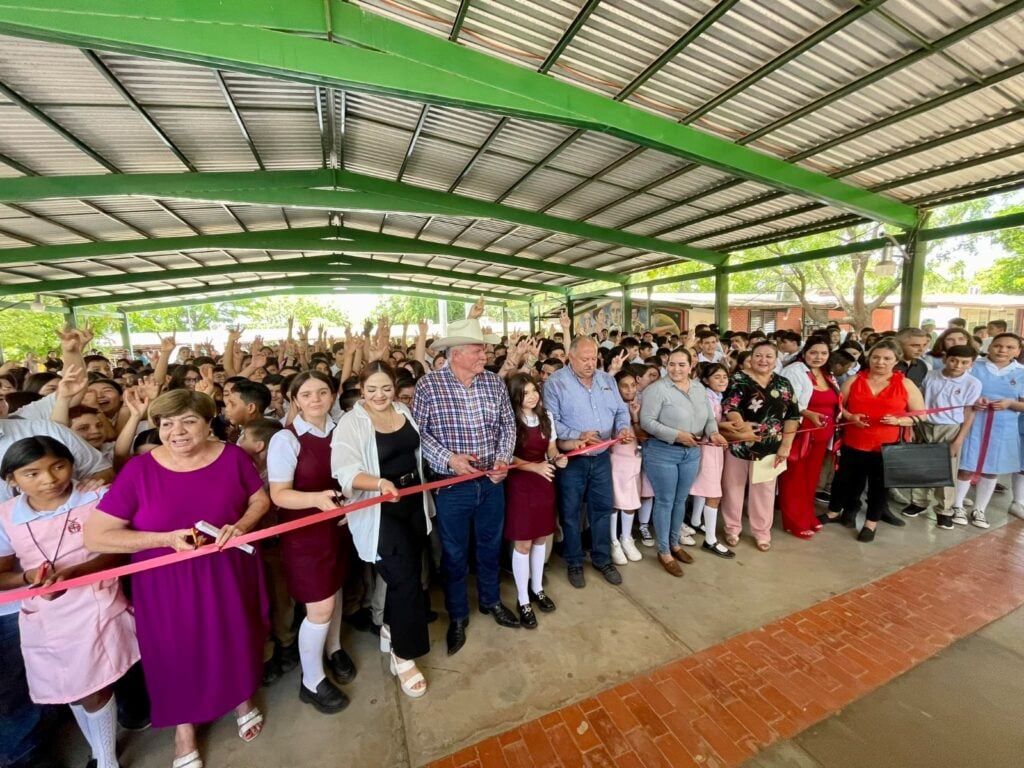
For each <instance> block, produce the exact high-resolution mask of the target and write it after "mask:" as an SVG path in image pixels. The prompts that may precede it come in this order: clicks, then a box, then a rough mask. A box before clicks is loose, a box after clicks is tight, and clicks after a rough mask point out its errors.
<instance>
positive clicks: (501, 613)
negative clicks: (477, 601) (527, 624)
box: [480, 603, 519, 629]
mask: <svg viewBox="0 0 1024 768" xmlns="http://www.w3.org/2000/svg"><path fill="white" fill-rule="evenodd" d="M480 613H488V614H490V615H491V616H493V617H494V620H495V621H496V622H497V623H498V626H499V627H509V628H510V629H514V628H515V627H518V626H519V619H517V618H516V615H515V614H514V613H512V611H510V610H509V609H508V608H506V607H505V604H504V603H496V604H494V605H492V606H491V607H490V608H484V607H483V606H482V605H481V606H480Z"/></svg>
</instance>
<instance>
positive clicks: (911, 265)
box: [899, 228, 928, 328]
mask: <svg viewBox="0 0 1024 768" xmlns="http://www.w3.org/2000/svg"><path fill="white" fill-rule="evenodd" d="M918 232H919V229H916V228H915V229H912V230H910V231H908V232H907V233H906V240H905V241H904V243H903V252H904V258H903V283H902V284H901V285H900V317H899V327H900V328H906V327H908V326H916V325H917V324H918V323H920V322H921V297H922V295H924V273H925V266H926V265H925V261H926V260H927V258H928V246H926V245H924V244H922V243H921V242H919V240H918V236H917V235H918Z"/></svg>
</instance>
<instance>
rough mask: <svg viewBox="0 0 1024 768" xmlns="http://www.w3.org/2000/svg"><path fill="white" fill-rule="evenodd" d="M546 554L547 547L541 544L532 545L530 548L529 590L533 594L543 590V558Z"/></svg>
mask: <svg viewBox="0 0 1024 768" xmlns="http://www.w3.org/2000/svg"><path fill="white" fill-rule="evenodd" d="M546 554H547V547H545V546H544V545H543V544H534V545H533V546H532V547H530V589H532V590H533V593H534V594H537V593H538V592H542V591H543V590H544V556H545V555H546Z"/></svg>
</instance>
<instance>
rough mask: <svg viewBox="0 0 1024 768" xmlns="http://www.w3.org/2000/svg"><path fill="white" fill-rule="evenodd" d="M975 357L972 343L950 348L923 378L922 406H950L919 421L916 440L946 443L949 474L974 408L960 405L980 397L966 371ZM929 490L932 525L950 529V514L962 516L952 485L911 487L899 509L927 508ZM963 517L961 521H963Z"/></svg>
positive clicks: (912, 512)
mask: <svg viewBox="0 0 1024 768" xmlns="http://www.w3.org/2000/svg"><path fill="white" fill-rule="evenodd" d="M977 357H978V352H977V350H975V349H974V347H973V346H967V345H964V346H957V347H950V348H949V349H948V350H946V353H945V355H944V356H943V360H942V369H941V370H933V371H929V372H928V374H927V375H926V376H925V379H924V386H923V388H922V389H923V392H924V406H925V408H928V409H932V408H952V410H948V411H942V412H941V413H933V414H931V415H930V416H928V419H927V421H920V422H918V423H917V426H916V427H915V431H916V433H917V439H918V441H919V442H924V443H949V448H950V455H951V456H952V459H953V477H954V478H955V477H956V473H957V470H958V469H959V464H960V461H959V458H960V449H961V448H962V447H963V442H964V438H966V437H967V433H968V432H970V431H971V424H972V423H973V421H974V410H973V409H972V408H967V407H962V406H970V405H974V403H976V402H977V400H978V398H979V397H981V382H980V381H978V379H976V378H975V377H974V376H972V375H971V374H970V373H968V371H969V370H970V369H971V366H972V365H974V361H975V360H976V359H977ZM930 491H934V492H935V494H934V498H935V501H936V503H937V505H938V508H937V510H936V525H937V526H938V527H939V528H942V529H943V530H947V531H948V530H952V528H953V522H954V520H953V518H954V515H956V514H960V515H963V514H964V513H963V511H962V510H955V509H954V501H955V486H949V487H948V488H915V489H914V490H912V491H911V493H910V504H908V505H907V506H906V507H904V508H903V514H904V515H906V516H907V517H917V516H918V515H920V514H921V513H922V512H924V511H926V510H927V509H928V506H929V503H930V500H929V496H930ZM966 522H967V520H966V517H964V523H966Z"/></svg>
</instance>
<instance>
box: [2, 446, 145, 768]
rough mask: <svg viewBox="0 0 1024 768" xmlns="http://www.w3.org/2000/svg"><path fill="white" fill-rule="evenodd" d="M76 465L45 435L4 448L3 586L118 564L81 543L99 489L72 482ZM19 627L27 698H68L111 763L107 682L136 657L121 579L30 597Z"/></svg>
mask: <svg viewBox="0 0 1024 768" xmlns="http://www.w3.org/2000/svg"><path fill="white" fill-rule="evenodd" d="M74 464H75V461H74V457H73V456H72V455H71V451H69V450H68V448H67V447H66V446H65V445H64V444H63V443H61V442H59V441H57V440H54V439H53V438H50V437H44V436H40V437H26V438H24V439H23V440H19V441H17V442H16V443H14V444H13V445H12V446H11V447H10V448H8V449H7V451H6V453H5V454H4V458H3V463H2V464H0V476H2V477H3V480H4V482H7V483H9V484H10V485H11V487H12V488H13V489H14V490H15V491H16V492H18V493H19V495H17V496H15V497H14V498H12V499H10V500H9V501H6V502H4V503H3V504H0V589H19V588H23V587H26V586H30V587H38V586H48V585H51V584H54V583H57V582H60V581H64V580H66V579H71V578H75V577H77V576H84V575H86V574H89V573H95V572H97V571H102V570H104V569H106V568H110V567H113V566H114V565H116V564H118V563H119V562H120V560H121V557H120V556H119V555H94V554H92V553H91V552H89V551H88V550H87V549H86V548H85V543H84V542H85V540H84V537H83V533H82V531H83V529H84V527H85V522H86V520H88V518H89V516H90V515H91V514H92V513H93V511H94V510H95V508H96V503H97V502H98V501H99V500H100V498H101V496H102V494H101V493H99V492H96V491H88V490H83V489H81V488H77V487H76V486H75V483H74V480H73V472H74ZM18 625H19V629H20V631H21V652H22V656H23V657H24V659H25V676H26V678H27V680H28V686H29V693H30V695H31V697H32V700H33V701H34V702H36V703H37V704H70V705H71V712H72V713H73V714H74V716H75V720H76V721H77V722H78V727H79V728H81V730H82V734H83V735H84V736H85V739H86V741H87V742H89V747H90V748H91V749H92V755H93V759H94V760H95V761H96V766H97V768H117V765H118V762H117V754H116V736H117V705H116V704H115V701H114V695H113V692H112V687H113V685H114V683H116V682H117V681H118V680H119V679H121V677H123V676H124V674H125V673H126V672H127V671H128V669H129V668H130V667H131V666H132V665H133V664H135V662H137V661H138V660H139V646H138V643H137V642H136V639H135V620H134V618H133V617H132V613H131V611H130V609H129V606H128V601H127V600H126V599H125V596H124V594H123V593H122V592H121V587H120V582H119V581H118V580H117V579H106V580H104V581H100V582H96V583H94V584H92V585H90V586H86V587H79V588H76V589H72V590H70V591H68V592H56V593H53V594H49V595H45V596H40V597H31V598H29V599H27V600H25V601H24V602H23V603H22V604H21V613H20V615H19V617H18Z"/></svg>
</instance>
